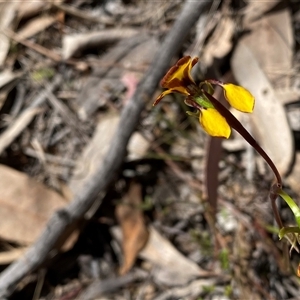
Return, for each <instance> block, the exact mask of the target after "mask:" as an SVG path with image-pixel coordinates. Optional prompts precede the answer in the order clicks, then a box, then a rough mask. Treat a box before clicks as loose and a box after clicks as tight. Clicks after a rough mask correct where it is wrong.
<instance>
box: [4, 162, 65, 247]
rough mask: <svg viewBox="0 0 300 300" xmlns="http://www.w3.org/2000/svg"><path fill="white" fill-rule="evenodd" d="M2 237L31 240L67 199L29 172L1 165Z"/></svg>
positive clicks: (25, 241) (22, 240) (28, 242)
mask: <svg viewBox="0 0 300 300" xmlns="http://www.w3.org/2000/svg"><path fill="white" fill-rule="evenodd" d="M0 177H1V180H0V195H1V196H0V237H1V238H2V239H5V240H8V241H13V242H16V243H20V244H30V243H32V242H33V241H34V240H35V239H36V238H37V237H38V236H39V235H40V233H41V231H42V230H43V229H44V226H45V225H46V222H47V221H48V219H49V217H50V216H51V215H52V214H53V212H54V211H56V210H57V209H59V208H62V207H64V206H65V205H66V199H64V198H63V197H62V196H60V195H59V194H57V193H56V192H54V191H52V190H50V189H48V188H46V187H45V186H44V185H43V184H41V183H38V182H36V181H34V180H33V179H32V178H30V177H28V176H27V175H26V174H23V173H21V172H18V171H16V170H14V169H11V168H9V167H7V166H4V165H0Z"/></svg>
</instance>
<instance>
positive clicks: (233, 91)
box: [221, 83, 255, 113]
mask: <svg viewBox="0 0 300 300" xmlns="http://www.w3.org/2000/svg"><path fill="white" fill-rule="evenodd" d="M221 86H222V87H223V89H224V95H225V98H226V99H227V101H228V102H229V103H230V105H231V106H232V107H233V108H235V109H237V110H239V111H241V112H246V113H251V112H252V111H253V108H254V103H255V99H254V97H253V95H252V94H251V93H250V92H249V91H248V90H246V89H245V88H243V87H241V86H238V85H235V84H232V83H225V84H221Z"/></svg>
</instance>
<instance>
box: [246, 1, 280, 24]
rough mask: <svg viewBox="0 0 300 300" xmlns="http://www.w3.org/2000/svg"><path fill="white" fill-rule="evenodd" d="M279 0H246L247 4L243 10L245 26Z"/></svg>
mask: <svg viewBox="0 0 300 300" xmlns="http://www.w3.org/2000/svg"><path fill="white" fill-rule="evenodd" d="M278 2H279V0H272V1H257V0H248V1H247V6H246V8H245V9H244V11H243V14H244V15H245V17H244V25H245V26H246V27H247V26H248V25H249V24H250V23H251V22H252V21H254V20H256V19H258V18H259V17H261V16H262V15H263V14H265V13H266V12H268V11H269V10H271V9H272V8H273V7H274V6H275V5H277V4H278Z"/></svg>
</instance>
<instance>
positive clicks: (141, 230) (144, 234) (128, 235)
mask: <svg viewBox="0 0 300 300" xmlns="http://www.w3.org/2000/svg"><path fill="white" fill-rule="evenodd" d="M142 203H143V199H142V187H141V185H140V184H138V183H135V182H132V183H131V185H130V188H129V191H128V193H127V195H126V196H125V197H124V199H123V201H122V203H121V204H119V205H118V206H117V208H116V216H117V219H118V222H119V224H120V225H121V229H122V235H123V240H122V248H123V254H124V261H123V265H122V267H121V269H120V274H121V275H124V274H125V273H127V272H128V271H129V270H130V269H131V268H132V266H133V264H134V263H135V260H136V258H137V255H138V253H139V252H140V250H141V249H142V248H143V247H144V246H145V244H146V242H147V240H148V236H149V233H148V230H147V227H146V224H145V219H144V215H143V211H142V209H141V206H142Z"/></svg>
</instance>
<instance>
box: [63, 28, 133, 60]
mask: <svg viewBox="0 0 300 300" xmlns="http://www.w3.org/2000/svg"><path fill="white" fill-rule="evenodd" d="M137 33H138V31H137V30H136V29H132V28H122V29H106V30H103V31H98V32H88V33H84V34H74V35H65V36H64V37H63V41H62V56H63V58H64V59H68V58H70V57H72V56H73V55H74V54H75V53H77V52H80V51H82V50H84V49H88V48H91V47H100V46H101V45H107V44H111V43H116V42H117V41H119V40H121V39H125V38H129V37H132V36H133V35H136V34H137Z"/></svg>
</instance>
